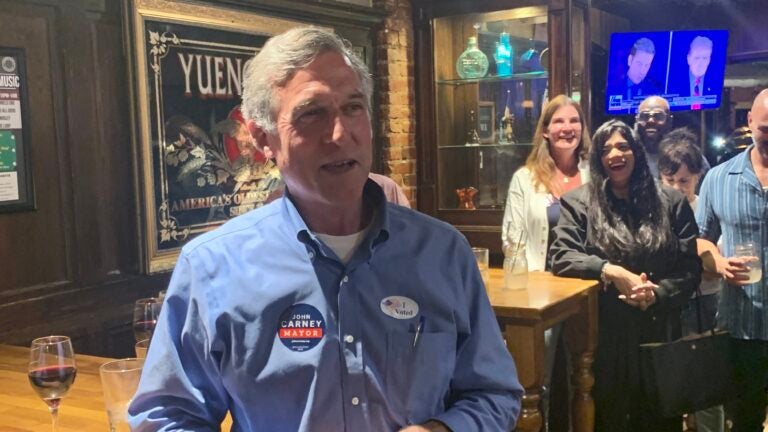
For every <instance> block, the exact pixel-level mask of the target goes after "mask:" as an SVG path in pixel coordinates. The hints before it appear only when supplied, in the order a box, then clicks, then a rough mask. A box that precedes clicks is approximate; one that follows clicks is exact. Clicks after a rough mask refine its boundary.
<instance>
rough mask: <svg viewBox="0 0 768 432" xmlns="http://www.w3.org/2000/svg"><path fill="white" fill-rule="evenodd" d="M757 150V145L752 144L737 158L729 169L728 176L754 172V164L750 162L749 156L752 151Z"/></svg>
mask: <svg viewBox="0 0 768 432" xmlns="http://www.w3.org/2000/svg"><path fill="white" fill-rule="evenodd" d="M753 148H755V144H754V143H752V144H750V145H749V147H747V148H746V149H744V151H743V152H741V154H739V155H738V156H737V158H734V159H736V160H735V161H734V163H733V164H732V165H731V166H730V168H728V174H743V173H744V172H747V171H752V172H754V169H753V168H752V162H751V161H750V160H749V155H750V152H751V151H752V149H753Z"/></svg>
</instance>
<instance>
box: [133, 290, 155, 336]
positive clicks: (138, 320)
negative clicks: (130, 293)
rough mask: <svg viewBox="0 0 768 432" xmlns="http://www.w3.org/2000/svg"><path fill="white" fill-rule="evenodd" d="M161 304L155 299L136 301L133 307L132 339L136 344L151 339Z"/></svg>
mask: <svg viewBox="0 0 768 432" xmlns="http://www.w3.org/2000/svg"><path fill="white" fill-rule="evenodd" d="M161 305H162V303H161V302H160V301H159V300H158V299H157V298H155V297H148V298H142V299H138V300H136V303H135V304H134V306H133V337H134V338H135V339H136V342H138V341H142V340H144V339H151V338H152V333H154V331H155V326H156V325H157V317H158V316H159V315H160V306H161Z"/></svg>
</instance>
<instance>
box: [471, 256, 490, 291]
mask: <svg viewBox="0 0 768 432" xmlns="http://www.w3.org/2000/svg"><path fill="white" fill-rule="evenodd" d="M472 252H474V253H475V259H477V267H478V268H479V269H480V276H482V278H483V283H484V284H485V285H486V286H488V280H489V278H490V270H488V248H484V247H473V248H472Z"/></svg>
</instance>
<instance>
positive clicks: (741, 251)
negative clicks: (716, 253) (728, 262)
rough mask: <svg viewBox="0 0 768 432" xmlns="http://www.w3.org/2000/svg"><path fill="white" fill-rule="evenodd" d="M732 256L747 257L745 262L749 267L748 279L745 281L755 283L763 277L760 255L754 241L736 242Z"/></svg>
mask: <svg viewBox="0 0 768 432" xmlns="http://www.w3.org/2000/svg"><path fill="white" fill-rule="evenodd" d="M733 256H735V257H745V258H748V260H747V262H746V263H745V264H746V266H747V268H748V269H749V280H747V283H751V284H752V283H757V282H760V279H762V278H763V266H762V264H761V263H760V255H759V254H758V252H757V247H755V244H754V243H741V244H737V245H736V246H735V247H734V249H733Z"/></svg>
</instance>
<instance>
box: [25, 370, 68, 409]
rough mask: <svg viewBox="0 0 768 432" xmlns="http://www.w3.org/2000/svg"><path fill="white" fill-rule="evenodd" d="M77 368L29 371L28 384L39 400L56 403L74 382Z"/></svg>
mask: <svg viewBox="0 0 768 432" xmlns="http://www.w3.org/2000/svg"><path fill="white" fill-rule="evenodd" d="M75 375H77V368H75V367H73V366H46V367H41V368H39V369H34V370H31V371H29V383H30V384H31V385H32V388H33V389H34V390H35V392H36V393H37V395H38V396H40V399H42V400H44V401H46V402H48V403H52V401H53V403H58V401H59V400H61V398H62V396H64V395H65V394H67V392H68V391H69V387H70V386H71V385H72V383H73V382H74V381H75Z"/></svg>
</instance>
